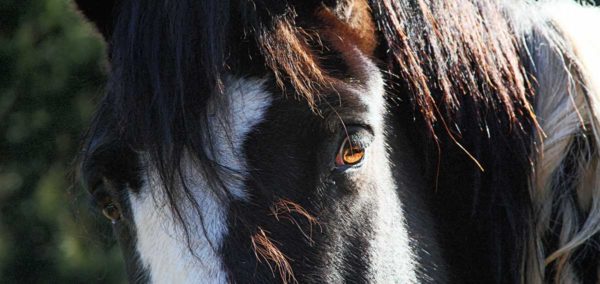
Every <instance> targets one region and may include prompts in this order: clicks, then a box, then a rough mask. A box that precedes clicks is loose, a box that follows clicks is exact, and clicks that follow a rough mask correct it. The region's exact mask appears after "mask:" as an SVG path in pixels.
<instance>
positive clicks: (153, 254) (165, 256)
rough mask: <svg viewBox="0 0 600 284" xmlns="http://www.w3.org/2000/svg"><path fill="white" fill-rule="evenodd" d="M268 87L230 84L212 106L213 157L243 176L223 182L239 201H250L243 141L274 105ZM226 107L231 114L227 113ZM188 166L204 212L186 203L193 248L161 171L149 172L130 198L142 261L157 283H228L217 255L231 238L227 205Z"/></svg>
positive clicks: (187, 175) (256, 82)
mask: <svg viewBox="0 0 600 284" xmlns="http://www.w3.org/2000/svg"><path fill="white" fill-rule="evenodd" d="M263 83H264V81H262V80H250V79H229V80H227V82H226V85H227V88H226V91H225V94H224V95H222V96H216V98H215V99H214V100H213V101H211V102H209V103H208V105H207V112H208V115H209V117H210V118H209V120H210V121H209V125H210V127H211V129H209V130H207V131H209V132H210V134H211V140H212V141H211V143H212V145H213V147H214V148H213V153H215V157H212V158H213V159H215V161H217V162H218V163H220V164H221V165H224V166H226V167H228V168H230V169H233V170H234V171H235V172H237V173H239V174H240V175H241V177H239V176H238V177H237V178H235V179H227V178H224V180H225V181H228V182H226V185H225V186H226V188H227V190H228V191H229V193H231V195H232V196H234V197H235V198H238V199H244V198H245V196H246V193H245V192H244V189H243V178H244V176H245V168H246V165H245V156H244V155H243V152H242V151H243V149H242V146H243V142H244V140H245V138H246V136H247V134H248V133H249V132H250V131H251V130H252V129H253V128H254V127H255V126H256V125H257V124H258V123H259V122H261V120H263V119H264V115H265V112H266V110H267V108H268V107H269V106H270V105H271V101H272V98H271V96H270V94H268V93H266V92H265V90H264V88H263ZM223 106H227V109H222V107H223ZM183 163H185V164H184V165H183V168H184V169H185V173H184V175H185V177H184V178H185V180H186V184H187V186H188V187H189V188H190V189H191V192H192V196H191V198H192V199H193V200H194V202H195V203H196V204H197V205H198V207H197V208H199V211H200V212H197V211H196V210H195V209H194V208H195V207H193V206H191V205H192V203H191V202H187V203H184V204H181V209H182V212H181V213H182V214H183V216H182V217H183V218H184V219H185V220H186V221H187V224H188V226H189V238H190V239H189V247H188V240H186V237H185V233H184V231H183V229H182V228H181V226H180V225H177V221H176V218H175V216H174V215H173V214H172V212H171V210H170V208H169V207H168V206H167V204H168V202H167V200H166V196H165V195H164V194H163V190H162V188H161V187H162V184H161V182H160V180H159V178H158V177H157V174H156V172H155V171H152V170H150V171H149V172H148V173H147V174H146V178H145V183H144V186H143V188H142V189H141V190H140V193H139V194H132V195H131V198H130V200H131V209H132V212H133V217H134V222H135V226H136V229H137V238H138V239H137V250H138V253H139V255H140V261H141V263H142V265H143V267H144V268H146V269H147V270H148V271H149V274H150V280H151V282H152V283H178V284H181V283H227V274H226V272H225V269H224V267H223V264H222V260H221V258H220V256H219V255H217V253H216V250H218V249H219V248H220V246H221V243H222V240H223V238H224V237H225V235H226V234H227V224H226V220H227V216H226V215H227V210H228V204H223V203H222V202H221V201H220V199H218V198H217V196H216V195H215V194H214V193H213V192H214V191H213V190H211V189H210V188H208V187H209V185H208V184H207V182H206V179H205V178H204V177H203V174H202V171H201V169H198V168H197V166H195V165H194V164H193V163H191V162H190V159H189V157H186V158H184V159H183ZM149 168H151V167H149ZM198 214H200V215H201V217H202V220H203V223H204V227H202V225H201V223H200V221H199V219H198ZM192 252H193V253H192Z"/></svg>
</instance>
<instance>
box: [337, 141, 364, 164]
mask: <svg viewBox="0 0 600 284" xmlns="http://www.w3.org/2000/svg"><path fill="white" fill-rule="evenodd" d="M364 158H365V148H364V147H362V146H361V145H360V144H359V143H355V142H354V143H353V141H352V140H351V139H350V138H349V137H346V139H344V141H343V142H342V145H341V146H340V149H339V150H338V153H337V156H336V157H335V165H336V166H337V167H344V166H355V165H358V164H360V163H361V162H362V161H363V160H364Z"/></svg>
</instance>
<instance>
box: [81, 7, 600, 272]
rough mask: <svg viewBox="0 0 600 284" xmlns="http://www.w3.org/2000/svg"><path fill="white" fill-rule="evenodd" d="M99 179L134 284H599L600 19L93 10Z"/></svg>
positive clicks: (467, 11) (509, 12) (84, 151)
mask: <svg viewBox="0 0 600 284" xmlns="http://www.w3.org/2000/svg"><path fill="white" fill-rule="evenodd" d="M75 4H76V7H77V9H78V10H79V11H80V13H81V14H82V15H83V16H84V17H85V18H86V19H87V20H88V21H89V22H91V23H92V24H93V25H94V26H95V27H96V30H97V31H98V33H99V34H100V35H101V36H102V37H103V38H104V40H105V41H106V43H107V55H108V62H109V77H108V82H107V87H106V92H105V95H104V97H103V99H102V100H101V102H100V103H99V108H98V110H97V112H96V114H95V116H94V118H93V120H92V122H91V126H90V128H89V130H88V131H87V132H86V133H85V134H84V139H83V140H84V142H83V143H82V147H81V151H80V154H79V158H78V159H79V168H80V170H79V172H80V175H81V179H82V180H83V184H84V185H85V187H86V189H87V190H88V191H89V193H90V196H91V198H92V200H93V201H94V204H95V207H96V208H97V209H98V211H99V212H102V213H103V214H104V215H105V216H106V217H107V218H108V220H110V221H111V222H112V227H113V230H114V233H115V237H116V239H117V240H118V242H119V244H120V246H121V248H122V251H123V255H124V258H125V260H126V270H127V274H128V277H129V281H130V282H133V283H146V282H152V283H342V282H343V283H596V282H597V281H600V278H599V273H600V250H599V243H600V234H599V233H598V231H599V230H600V179H599V177H600V172H599V170H600V169H599V168H598V162H599V152H598V149H599V146H600V145H599V143H600V139H599V138H600V136H599V135H600V132H599V130H600V128H599V126H600V117H599V114H600V112H599V108H600V101H599V100H600V37H598V36H597V33H595V32H594V25H595V26H596V27H597V26H598V24H600V21H598V19H600V11H599V10H598V9H597V8H591V7H585V6H583V5H581V4H577V3H571V2H567V1H539V2H533V1H521V2H519V1H502V0H488V1H478V0H454V1H444V0H321V1H319V0H305V1H297V0H203V1H197V0H178V1H162V0H123V1H116V0H104V1H94V0H75Z"/></svg>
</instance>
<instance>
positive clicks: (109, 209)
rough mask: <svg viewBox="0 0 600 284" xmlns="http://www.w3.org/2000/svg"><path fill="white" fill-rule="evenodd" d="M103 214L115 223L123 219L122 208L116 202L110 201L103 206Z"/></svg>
mask: <svg viewBox="0 0 600 284" xmlns="http://www.w3.org/2000/svg"><path fill="white" fill-rule="evenodd" d="M102 214H103V215H104V217H106V218H108V220H110V221H111V222H112V223H113V224H114V223H116V222H117V221H119V219H121V210H119V207H117V206H116V205H115V204H114V203H108V204H107V205H106V206H104V208H102Z"/></svg>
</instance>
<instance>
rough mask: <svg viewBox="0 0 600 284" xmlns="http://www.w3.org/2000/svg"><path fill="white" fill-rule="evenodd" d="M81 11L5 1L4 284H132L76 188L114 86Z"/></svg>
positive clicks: (0, 90) (1, 92)
mask: <svg viewBox="0 0 600 284" xmlns="http://www.w3.org/2000/svg"><path fill="white" fill-rule="evenodd" d="M99 1H101V0H99ZM74 11H75V10H74V9H73V5H72V4H71V3H70V1H69V0H0V283H124V282H125V280H124V275H125V273H124V264H123V262H122V260H121V257H120V251H119V248H118V247H117V245H116V244H115V242H114V241H113V239H112V232H111V229H110V227H109V223H108V221H107V220H106V219H104V217H102V216H101V215H99V214H95V213H94V212H92V211H91V210H90V207H89V206H88V199H87V196H86V195H85V194H84V191H83V189H81V188H80V186H79V185H77V184H76V183H75V184H74V183H73V181H72V178H71V175H72V174H71V171H72V166H73V159H74V157H75V156H76V153H77V150H78V144H79V138H80V136H81V133H82V132H83V131H84V129H85V127H86V125H87V124H88V121H89V120H90V118H91V116H92V114H93V111H94V109H95V102H97V101H98V100H99V98H100V96H101V95H102V93H103V84H104V80H105V76H106V68H105V67H106V62H105V59H104V57H103V52H104V51H103V49H104V46H103V44H102V42H101V40H100V37H99V36H97V35H96V33H95V32H94V31H93V28H92V27H91V26H90V25H88V24H87V23H84V22H83V21H82V20H81V18H80V17H79V16H78V15H77V14H76V13H75V12H74Z"/></svg>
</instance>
